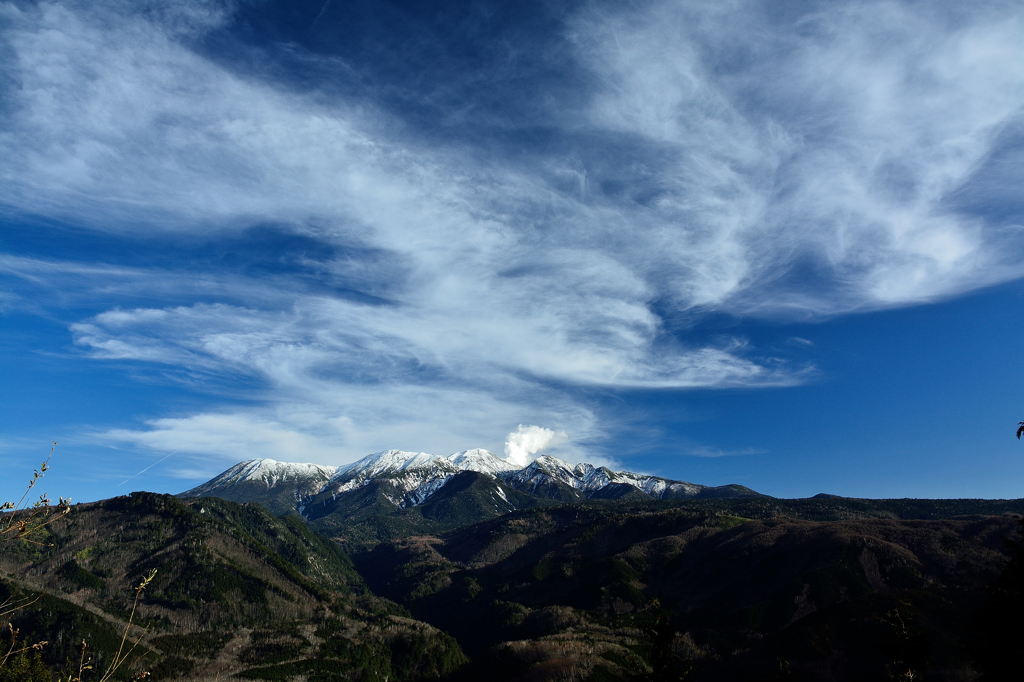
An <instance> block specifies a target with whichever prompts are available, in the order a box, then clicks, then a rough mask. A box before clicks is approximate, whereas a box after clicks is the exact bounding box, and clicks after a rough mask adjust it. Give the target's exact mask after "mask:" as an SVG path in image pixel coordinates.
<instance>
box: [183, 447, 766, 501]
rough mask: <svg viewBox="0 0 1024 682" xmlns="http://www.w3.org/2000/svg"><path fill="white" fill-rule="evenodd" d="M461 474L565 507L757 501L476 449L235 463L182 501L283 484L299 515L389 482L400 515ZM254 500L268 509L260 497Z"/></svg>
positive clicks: (389, 495)
mask: <svg viewBox="0 0 1024 682" xmlns="http://www.w3.org/2000/svg"><path fill="white" fill-rule="evenodd" d="M460 471H475V472H478V473H482V474H486V475H488V476H491V477H493V478H496V479H500V480H501V481H503V482H504V484H506V485H508V486H510V487H511V488H513V489H515V490H519V491H522V492H526V493H529V494H531V495H540V496H542V497H550V498H552V499H560V500H564V501H568V500H573V499H581V498H584V497H593V496H595V495H597V496H598V497H600V496H601V494H600V491H602V490H604V489H605V488H607V487H608V486H613V487H614V486H621V485H623V484H624V485H629V486H632V487H633V488H636V489H637V490H640V491H642V492H644V493H646V494H647V495H650V496H651V497H654V498H658V499H665V498H682V497H695V496H709V495H710V496H723V495H724V496H733V495H737V494H739V495H745V494H753V495H756V493H754V492H753V491H751V490H747V489H745V488H741V487H739V486H723V487H722V488H708V487H707V486H702V485H696V484H693V483H687V482H685V481H673V480H669V479H665V478H661V477H658V476H648V475H645V474H636V473H632V472H629V471H620V472H615V471H611V470H610V469H608V468H607V467H595V466H593V465H591V464H586V463H581V464H576V465H572V464H570V463H569V462H566V461H564V460H561V459H558V458H557V457H551V456H548V455H542V456H540V457H538V458H537V459H536V460H534V461H533V462H531V463H530V464H529V465H527V466H526V467H523V468H519V467H518V466H517V465H516V464H514V463H512V462H510V461H509V460H507V459H504V458H502V457H499V456H498V455H495V454H494V453H493V452H490V451H488V450H484V449H481V448H477V449H474V450H464V451H462V452H456V453H454V454H452V455H448V456H441V455H431V454H428V453H426V452H405V451H402V450H384V451H381V452H375V453H373V454H371V455H367V456H366V457H364V458H362V459H361V460H359V461H357V462H353V463H352V464H347V465H344V466H341V467H338V468H337V469H335V468H334V467H325V466H319V465H316V464H293V463H288V462H277V461H274V460H271V459H257V460H251V461H248V462H241V463H239V464H236V465H235V466H233V467H231V468H230V469H228V470H227V471H225V472H224V473H222V474H220V475H219V476H217V477H216V478H213V479H211V480H210V481H208V482H206V483H204V484H203V485H201V486H198V487H197V488H193V489H192V490H189V491H187V492H185V493H182V495H183V496H187V497H191V496H200V495H217V494H218V491H221V493H220V494H222V495H223V494H225V493H224V492H223V491H226V490H227V489H229V488H231V489H233V490H238V489H237V488H236V486H242V487H244V486H245V485H246V484H248V485H252V484H260V485H261V486H266V489H271V488H275V486H285V485H288V486H291V489H292V491H293V492H292V495H293V497H294V500H295V501H296V505H295V508H296V509H298V510H299V512H300V513H303V511H304V509H305V508H306V505H307V503H308V502H309V501H310V500H311V499H312V498H313V497H314V496H317V497H318V498H322V497H329V499H331V500H336V499H337V498H338V496H339V495H341V494H342V493H346V492H348V491H351V490H356V489H359V488H362V487H364V486H367V485H369V484H370V483H373V482H386V483H387V484H388V485H387V488H388V490H390V491H392V492H389V493H386V494H385V495H384V496H385V497H386V498H387V499H388V500H391V502H392V503H394V504H395V505H396V506H397V507H399V508H403V509H404V508H407V507H415V506H418V505H421V504H423V503H424V502H426V501H427V500H429V499H430V498H431V496H433V495H434V494H435V493H436V492H437V491H438V490H440V489H441V488H442V487H443V486H444V485H445V484H446V483H447V482H448V481H449V480H451V478H452V477H453V476H455V475H456V474H458V473H459V472H460ZM727 488H732V489H735V490H727ZM261 489H262V488H261ZM608 490H611V488H608ZM237 495H243V497H244V496H245V495H246V493H242V492H241V491H240V490H239V492H238V493H236V494H235V496H237ZM264 497H265V495H264ZM256 500H257V498H253V501H256ZM258 500H259V501H261V502H265V501H264V499H263V498H262V497H259V498H258Z"/></svg>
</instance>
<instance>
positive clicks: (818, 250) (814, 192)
mask: <svg viewBox="0 0 1024 682" xmlns="http://www.w3.org/2000/svg"><path fill="white" fill-rule="evenodd" d="M149 9H150V10H153V11H145V12H144V11H140V10H139V9H138V7H137V6H136V5H133V4H131V3H127V4H121V3H96V4H93V3H87V4H86V3H83V4H79V3H73V2H68V3H57V2H44V3H41V4H40V5H38V6H32V7H27V6H22V5H12V4H4V5H2V10H0V12H2V17H3V20H4V21H5V22H6V24H7V28H6V29H5V32H4V41H5V44H6V48H5V49H6V52H5V53H4V54H5V55H7V56H5V57H4V58H3V59H4V63H3V68H4V70H5V71H6V72H7V73H9V74H10V75H11V83H13V85H8V86H6V87H7V91H6V93H5V98H6V99H7V100H8V102H9V106H8V108H7V109H6V110H5V114H4V116H5V118H4V120H3V127H2V128H0V158H2V159H3V160H2V161H0V178H2V183H0V184H2V187H0V202H2V203H3V204H5V205H6V206H7V207H8V210H9V211H15V212H21V213H23V214H34V215H42V216H45V217H47V218H52V219H57V220H66V221H70V222H73V223H75V224H78V225H83V226H85V227H87V228H91V229H95V230H98V231H103V232H106V233H108V234H114V235H118V234H121V235H124V234H131V235H134V236H139V235H144V234H147V233H168V232H170V233H181V234H196V235H200V234H209V235H212V236H214V237H216V235H218V234H221V235H222V234H228V233H236V232H238V231H239V230H242V229H244V228H246V227H248V226H250V225H252V224H254V223H260V222H273V223H275V224H280V225H284V226H289V228H290V229H294V230H297V231H304V232H306V233H308V232H310V231H312V232H313V233H315V237H316V238H317V239H319V240H322V241H324V242H327V243H330V244H333V245H336V246H339V247H346V246H353V245H358V246H361V247H362V246H365V247H368V248H372V249H375V250H377V251H379V252H380V253H382V254H385V255H384V256H383V257H382V261H381V264H380V266H379V269H377V270H375V269H373V268H367V267H366V265H365V264H358V263H353V262H352V261H351V260H345V259H343V258H339V259H337V260H335V261H333V262H329V263H326V264H323V265H324V267H326V268H327V272H326V273H321V274H320V276H321V277H322V278H328V279H329V278H330V277H333V276H337V277H342V278H347V281H358V283H359V287H360V290H361V291H362V292H364V293H366V294H368V295H371V296H379V297H381V299H382V304H380V305H371V304H367V303H360V302H353V301H352V300H348V299H343V298H340V297H332V296H330V295H328V294H323V293H309V292H308V291H305V290H303V289H302V288H301V287H299V286H298V285H295V286H294V287H289V285H288V284H287V283H285V284H283V285H282V284H281V283H280V282H274V283H266V282H261V281H259V280H258V279H255V278H246V277H242V276H232V275H230V274H229V273H228V274H225V273H217V272H201V273H198V274H197V273H193V272H185V271H183V272H179V273H168V272H161V271H156V270H153V269H146V268H141V267H140V268H136V269H125V268H115V267H106V266H100V265H97V264H86V265H83V264H74V263H57V262H55V261H40V260H38V259H36V260H32V259H28V258H19V257H16V256H5V257H4V259H3V260H2V261H0V268H3V269H4V270H5V271H6V273H7V275H8V276H11V277H15V278H18V279H20V280H22V281H26V282H31V285H32V286H36V287H44V288H45V286H48V284H47V283H54V284H53V286H54V287H56V288H61V287H64V288H69V283H70V282H72V280H74V281H76V282H80V283H84V284H83V285H82V286H79V284H75V285H74V288H75V289H76V291H79V292H81V291H89V292H96V293H95V295H94V299H93V300H97V301H111V302H112V303H109V304H108V305H111V306H113V305H126V304H127V307H125V308H124V309H122V308H112V309H109V310H107V311H106V312H103V313H100V314H98V315H95V316H91V317H89V318H88V319H83V320H81V321H80V322H79V323H77V324H75V325H73V326H72V332H73V334H74V337H75V341H76V343H77V344H79V346H80V347H81V348H84V349H86V350H88V351H89V352H90V353H91V354H92V355H93V356H95V357H97V358H107V359H118V360H132V361H142V362H151V363H160V364H163V365H168V366H172V367H178V368H182V369H183V370H187V371H193V372H205V373H209V374H232V373H236V374H241V375H247V376H254V377H259V378H260V379H261V380H262V381H263V382H264V385H265V386H266V390H265V393H264V394H263V396H262V397H263V399H264V405H263V407H261V408H259V409H255V410H251V411H248V412H232V411H231V410H221V411H210V412H208V413H202V414H196V415H188V416H180V417H174V418H164V419H158V420H154V421H152V422H151V423H150V424H149V426H148V428H147V429H142V430H118V431H111V432H110V433H109V434H107V437H108V438H111V439H114V440H120V441H130V442H135V443H137V444H140V445H144V446H146V447H151V448H154V449H168V448H175V447H181V448H182V449H183V451H184V452H200V451H202V452H212V453H222V452H231V453H238V452H241V451H245V452H252V453H253V454H254V455H255V454H262V455H267V456H279V457H281V458H291V457H292V454H294V455H295V456H299V455H298V453H302V452H307V453H309V454H310V456H309V457H307V459H317V458H319V459H321V460H322V461H325V462H328V460H334V461H337V460H338V459H339V458H341V459H350V458H352V457H355V456H358V455H359V454H362V453H365V452H366V451H367V450H372V449H378V448H380V447H386V446H388V447H390V446H395V447H408V448H410V449H417V450H419V449H430V448H433V449H435V450H437V451H439V452H445V451H454V450H457V449H462V448H465V447H471V446H475V445H481V444H482V445H487V444H492V445H493V443H492V440H493V439H495V438H496V435H495V434H500V433H502V432H503V431H504V430H505V429H507V428H509V425H511V424H516V423H520V422H525V421H531V420H532V421H534V422H538V423H545V424H550V425H552V426H555V427H556V428H558V429H563V430H565V431H567V432H568V433H570V434H572V438H573V441H574V442H585V441H587V440H588V439H591V438H597V437H599V436H600V435H601V433H602V428H603V427H602V428H598V426H597V424H598V420H597V419H596V418H595V417H594V415H593V414H592V413H591V412H590V411H589V410H588V409H587V408H586V407H585V406H582V405H580V404H578V403H577V401H576V400H575V399H574V398H572V397H571V396H570V395H569V394H568V393H565V392H560V391H559V390H558V389H557V388H552V386H553V385H570V386H598V387H612V388H693V387H720V386H757V385H761V386H764V385H782V384H791V383H795V382H798V381H800V380H801V378H802V375H801V370H799V369H793V368H787V367H785V366H784V365H780V364H779V363H775V362H772V361H771V360H770V359H769V360H763V359H760V360H759V359H757V358H756V356H755V354H754V353H753V352H751V349H749V348H747V347H746V346H745V344H744V343H743V341H742V340H729V341H725V342H723V343H722V344H720V345H718V346H704V347H698V346H687V345H685V344H683V343H681V342H679V341H678V340H677V339H676V337H674V336H671V335H666V333H665V332H666V329H665V327H664V323H663V321H662V319H661V318H660V317H659V316H658V315H657V314H656V313H655V312H654V309H655V306H654V304H655V302H659V304H660V305H670V307H672V308H673V310H675V311H678V312H681V313H687V314H691V315H693V316H698V315H699V314H700V312H702V311H707V310H719V311H727V312H733V313H739V314H751V315H760V316H778V315H792V314H798V315H808V316H812V317H813V316H817V315H829V314H838V313H843V312H849V311H853V310H863V309H870V308H878V307H886V306H892V305H903V304H908V303H914V302H920V301H927V300H933V299H935V298H938V297H941V296H948V295H953V294H957V293H961V292H964V291H967V290H970V289H973V288H976V287H980V286H985V285H987V284H991V283H994V282H999V281H1005V280H1007V279H1012V278H1016V277H1019V276H1021V275H1022V274H1024V258H1022V248H1021V247H1022V243H1021V241H1020V230H1019V226H1015V225H1006V224H990V223H989V222H987V221H986V219H985V218H984V217H983V216H966V215H963V214H960V213H957V212H956V211H955V208H954V206H953V203H952V199H951V197H953V196H954V194H955V193H957V192H963V191H965V188H967V189H969V188H970V183H971V180H972V177H973V174H974V173H976V172H977V171H978V169H979V168H980V167H982V166H983V165H984V164H985V161H986V158H988V156H989V155H990V154H992V152H993V150H994V148H995V145H996V144H997V142H998V140H999V136H1000V134H1001V132H1002V131H1004V130H1006V129H1007V127H1008V126H1010V125H1011V124H1012V123H1013V122H1014V121H1019V120H1020V118H1021V111H1022V107H1024V54H1022V47H1021V43H1020V40H1019V36H1020V35H1021V29H1022V27H1024V26H1022V15H1024V11H1022V10H1021V8H1020V6H1019V5H1018V4H1014V3H989V4H983V5H979V9H978V11H976V12H975V11H972V12H970V13H965V14H962V15H958V16H954V15H951V14H949V13H948V12H946V11H945V10H943V9H941V8H936V9H934V10H928V9H927V8H923V7H921V6H917V5H915V6H910V5H908V4H901V3H895V2H873V3H845V4H843V5H841V6H834V7H832V6H827V7H825V9H823V10H822V11H820V12H819V13H817V14H808V15H805V16H803V17H800V18H798V19H795V20H788V19H787V20H783V19H778V18H771V17H769V16H768V11H769V9H770V4H762V3H755V2H736V3H727V4H724V5H723V4H721V3H704V4H702V3H686V4H684V5H680V4H678V3H649V4H644V5H641V6H635V5H631V6H630V8H629V9H628V11H627V10H622V11H618V10H609V9H608V8H607V7H606V6H603V5H594V6H592V7H590V8H588V9H586V10H585V11H583V12H581V13H580V14H579V15H578V16H577V17H575V18H574V19H573V20H572V21H571V22H570V24H569V27H568V29H569V30H568V31H567V33H566V35H567V37H568V39H569V41H570V43H571V45H572V49H573V50H574V51H575V52H574V54H575V58H576V59H577V60H578V64H579V65H580V66H581V67H582V68H584V69H586V70H587V71H589V72H590V73H591V74H592V75H593V76H594V81H595V82H596V83H599V84H600V85H599V87H597V90H596V92H595V93H594V94H593V96H592V97H591V98H590V99H589V100H588V102H587V104H586V106H585V107H583V109H582V112H581V111H580V110H570V109H569V108H568V107H567V108H565V109H564V110H562V109H559V108H558V106H557V105H555V108H554V110H553V111H552V112H551V117H552V119H553V120H556V121H558V122H559V125H562V126H563V127H564V128H563V130H562V134H563V135H565V136H571V135H576V134H579V133H580V131H583V132H585V133H586V134H588V135H590V136H591V137H592V139H597V140H610V139H616V140H620V139H626V140H629V141H631V143H635V144H634V146H635V147H637V148H638V149H643V148H650V149H657V150H658V151H657V154H653V153H652V154H651V155H650V158H643V159H642V160H641V161H639V162H637V163H636V164H634V165H632V166H630V167H629V168H622V169H617V171H616V172H617V173H618V174H619V175H617V176H616V177H618V178H619V179H620V180H621V183H620V184H622V185H623V186H625V187H626V190H625V191H624V192H620V193H616V192H613V191H611V190H608V191H604V190H602V189H601V187H602V185H601V183H602V181H604V180H610V179H611V178H610V177H602V176H601V171H599V170H596V169H595V170H592V171H590V172H588V171H587V170H586V169H583V170H572V169H574V168H577V166H578V160H574V159H562V158H558V157H556V156H551V157H550V158H542V159H540V161H539V162H538V165H537V167H536V168H534V169H531V168H530V167H528V166H526V167H524V166H523V165H522V164H520V165H518V166H515V167H513V166H512V165H511V164H508V165H505V166H503V164H502V163H501V159H497V160H495V162H494V163H488V164H483V163H481V162H479V161H478V160H476V159H475V157H473V156H472V155H471V154H469V153H466V152H463V151H459V149H458V148H457V147H455V146H445V145H443V144H441V143H438V142H436V141H430V142H428V141H424V140H420V139H417V138H416V137H415V134H414V133H412V132H409V131H408V130H405V129H403V128H401V126H399V125H397V124H396V121H395V119H394V118H393V117H392V116H391V115H389V114H387V113H385V112H384V111H382V110H380V109H379V108H378V107H374V106H373V105H372V104H368V103H365V102H359V101H350V100H346V99H344V98H337V97H335V98H333V99H331V98H326V97H325V96H322V95H321V94H317V93H310V94H308V95H303V94H296V93H295V92H290V91H288V92H286V91H284V90H283V89H282V88H280V87H278V86H276V85H274V84H273V83H269V82H266V81H265V80H261V79H259V78H258V77H256V76H244V75H239V74H238V73H237V72H232V71H230V70H229V69H227V68H226V67H225V66H223V65H221V64H218V63H216V62H214V61H212V60H211V59H209V58H207V57H204V56H201V55H200V54H199V53H197V52H195V51H194V50H192V49H190V48H189V44H190V43H189V41H190V40H192V39H193V38H196V37H197V36H198V37H201V36H202V35H204V32H205V31H208V30H209V29H210V28H211V27H216V26H219V25H221V24H222V23H223V22H226V21H228V20H229V18H230V8H224V7H221V6H219V5H207V4H204V3H180V4H164V3H160V4H156V5H153V7H150V8H149ZM156 10H159V11H156ZM723 54H725V55H726V56H727V57H728V58H724V57H723V56H722V55H723ZM311 58H312V57H311ZM398 131H402V132H398ZM552 168H554V169H559V168H562V169H565V168H568V169H570V170H571V173H570V174H571V175H573V177H574V178H578V182H577V181H576V180H574V182H575V183H576V187H575V188H574V189H573V191H572V192H565V191H560V190H559V189H558V188H557V187H555V186H553V185H552V184H551V183H550V181H549V175H550V172H549V171H550V169H552ZM538 169H542V170H538ZM1007 172H1018V173H1019V172H1020V171H1019V169H1018V170H1017V171H1007ZM1001 180H1002V181H1003V182H1013V181H1019V180H1021V177H1020V176H1019V175H1018V176H1015V177H1014V178H1005V177H1004V178H1002V179H1001ZM588 188H589V189H588ZM310 226H315V228H314V227H310ZM801 268H804V269H806V270H809V271H810V272H812V273H813V277H811V276H808V277H804V278H801V276H800V273H801ZM126 273H128V274H127V275H126ZM140 288H141V289H144V290H146V291H150V292H152V294H153V296H155V297H159V296H164V297H165V298H166V299H167V300H168V303H167V304H166V305H162V306H152V305H150V306H143V307H133V304H132V303H131V302H130V301H131V300H132V297H131V294H130V292H129V290H133V289H134V290H138V289H140ZM189 298H191V299H192V301H190V302H188V303H186V304H184V305H183V304H181V303H180V301H181V300H182V299H189ZM200 298H201V299H202V300H203V301H204V302H199V299H200ZM211 298H213V299H217V300H218V301H219V302H215V303H210V302H209V300H210V299H211ZM171 300H173V301H174V303H171V302H170V301H171ZM666 302H667V303H666ZM3 305H5V306H7V307H10V306H14V305H18V302H17V300H14V299H12V298H11V297H5V299H4V302H3ZM460 410H461V411H462V412H460ZM453 415H455V416H453ZM441 422H444V425H443V426H442V425H440V423H441ZM261 425H262V426H261ZM416 439H419V440H416ZM470 439H479V440H476V441H470ZM413 441H415V442H413ZM338 443H340V444H341V445H337V444H338ZM332 444H335V445H332ZM286 455H287V457H286ZM312 455H316V457H313V456H312ZM231 457H236V455H235V454H232V455H231Z"/></svg>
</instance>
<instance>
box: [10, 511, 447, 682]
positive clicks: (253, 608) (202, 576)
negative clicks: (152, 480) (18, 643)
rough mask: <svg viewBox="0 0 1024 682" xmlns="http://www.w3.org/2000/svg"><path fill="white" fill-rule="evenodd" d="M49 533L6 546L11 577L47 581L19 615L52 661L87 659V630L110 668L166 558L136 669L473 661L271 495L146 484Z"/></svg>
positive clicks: (300, 668)
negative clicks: (186, 494) (237, 495)
mask: <svg viewBox="0 0 1024 682" xmlns="http://www.w3.org/2000/svg"><path fill="white" fill-rule="evenodd" d="M39 539H40V540H42V541H44V542H46V543H52V545H53V546H52V547H46V546H39V545H32V544H27V543H24V542H19V543H10V544H8V545H7V546H6V547H4V548H3V552H2V554H0V568H2V569H3V571H4V574H5V575H7V576H8V577H7V578H6V579H5V580H3V583H2V586H0V590H2V591H3V592H5V593H7V595H10V596H14V597H15V598H18V597H21V596H25V595H32V594H37V593H38V592H40V591H43V590H48V591H49V594H48V595H46V596H44V597H43V598H42V599H40V600H39V601H38V602H36V603H34V604H31V605H30V606H28V607H27V608H25V609H23V610H22V611H20V612H18V613H17V614H16V617H15V619H14V625H15V626H16V627H19V628H20V629H21V633H22V636H23V638H24V639H25V640H26V641H37V640H43V639H45V640H49V641H50V644H49V645H48V646H47V647H45V648H44V649H43V656H44V659H45V660H46V661H47V662H48V663H50V664H52V665H54V666H60V665H61V664H63V663H64V661H65V659H66V658H68V657H73V658H75V660H77V657H78V650H77V646H78V645H79V643H80V642H81V640H82V639H83V638H84V639H86V640H87V641H89V643H90V647H91V648H90V652H91V653H92V655H93V657H94V658H95V659H96V661H95V664H94V665H95V669H97V670H102V669H103V667H104V665H105V662H106V661H108V660H109V658H110V656H111V653H112V652H113V651H114V650H116V648H117V642H118V640H119V638H120V633H121V632H122V631H123V627H124V622H125V620H126V617H127V615H128V610H129V609H130V606H131V604H130V597H131V594H132V593H131V588H132V586H133V585H134V584H135V583H137V582H138V579H139V577H140V576H142V575H145V574H146V573H147V572H148V571H149V570H151V569H154V568H155V569H157V574H156V577H155V579H154V580H153V582H152V584H151V585H150V587H149V588H148V589H147V591H146V592H145V594H144V596H143V599H142V600H141V601H140V604H139V609H138V612H137V614H136V617H135V624H136V626H139V627H135V628H133V633H134V636H135V637H138V636H139V635H141V634H142V633H143V629H144V628H147V627H148V628H149V629H148V632H146V634H145V638H144V642H143V645H141V646H140V648H139V650H138V652H139V653H144V654H145V656H144V657H143V659H142V660H141V661H139V663H138V664H137V665H136V666H135V667H134V669H133V670H132V671H128V670H126V671H125V676H127V675H128V674H129V672H132V673H134V672H135V671H137V670H139V669H148V670H151V671H152V672H153V677H154V678H155V679H168V678H177V677H179V676H181V677H182V678H183V679H196V680H198V679H203V680H206V679H211V680H212V679H214V678H215V677H216V676H218V675H219V676H220V677H221V678H225V677H227V676H229V675H232V674H235V675H239V676H241V677H246V678H252V679H267V680H278V679H280V680H284V679H290V678H293V677H296V676H300V675H301V676H304V677H306V678H307V679H310V680H313V679H317V680H325V681H326V680H348V679H359V680H381V681H383V680H418V679H435V678H437V677H438V676H439V675H441V674H444V673H446V672H448V671H450V670H451V669H453V668H455V667H457V666H458V665H460V664H461V663H462V662H464V660H465V657H464V656H463V655H462V652H461V650H460V649H459V646H458V645H457V644H456V643H455V641H454V640H453V639H451V638H450V637H448V636H447V635H445V634H444V633H442V632H439V631H438V630H436V629H434V628H433V627H431V626H429V625H426V624H424V623H421V622H417V621H414V620H412V619H410V618H408V617H406V613H405V611H404V609H402V608H400V607H398V606H396V605H395V604H393V603H391V602H388V601H387V600H383V599H379V598H377V597H374V596H373V595H372V594H371V593H370V592H369V591H368V590H367V588H366V586H365V584H364V582H363V580H362V578H360V576H359V575H358V573H356V571H355V570H354V568H353V566H352V563H351V561H350V560H349V558H348V557H347V556H346V555H345V554H344V552H342V551H341V549H340V548H339V547H338V545H337V544H336V543H333V542H331V541H329V540H327V539H325V538H323V537H322V536H319V535H317V534H316V533H314V532H312V531H310V530H309V529H308V528H307V527H306V525H305V524H304V522H303V521H302V520H301V519H299V518H298V517H295V516H285V517H281V518H274V517H273V516H271V515H270V514H268V513H267V512H266V511H265V510H264V509H263V508H262V507H260V506H259V505H239V504H235V503H232V502H226V501H223V500H217V499H213V498H204V499H197V500H187V501H181V500H178V499H176V498H174V497H171V496H167V495H155V494H151V493H134V494H132V495H131V496H130V497H119V498H114V499H111V500H105V501H103V502H97V503H93V504H88V505H79V506H76V507H74V508H73V511H72V512H71V514H70V515H69V516H68V517H66V519H64V520H62V521H61V522H60V523H57V524H54V525H53V526H51V528H50V531H49V534H48V536H46V537H42V538H39ZM98 677H99V675H98V674H97V675H96V679H98ZM86 679H88V678H86Z"/></svg>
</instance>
